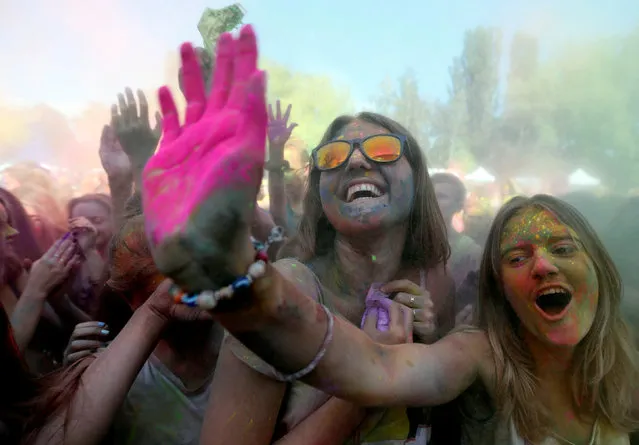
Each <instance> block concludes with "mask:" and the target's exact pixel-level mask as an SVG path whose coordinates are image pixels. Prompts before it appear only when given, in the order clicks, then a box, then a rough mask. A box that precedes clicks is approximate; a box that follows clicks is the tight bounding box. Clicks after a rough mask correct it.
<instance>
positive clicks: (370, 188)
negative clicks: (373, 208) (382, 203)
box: [346, 184, 382, 202]
mask: <svg viewBox="0 0 639 445" xmlns="http://www.w3.org/2000/svg"><path fill="white" fill-rule="evenodd" d="M357 192H370V193H371V194H372V195H373V197H374V198H379V197H380V196H382V191H381V190H380V189H378V188H377V187H376V186H374V185H373V184H357V185H353V186H351V187H349V188H348V191H347V193H346V201H347V202H351V201H353V195H354V194H355V193H357ZM361 199H366V198H361Z"/></svg>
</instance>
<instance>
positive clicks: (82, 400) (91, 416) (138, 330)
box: [38, 306, 166, 445]
mask: <svg viewBox="0 0 639 445" xmlns="http://www.w3.org/2000/svg"><path fill="white" fill-rule="evenodd" d="M165 326H166V321H165V320H164V319H163V318H161V317H159V316H158V315H156V314H155V313H154V312H153V311H152V310H150V309H148V308H147V307H146V306H142V307H141V308H140V309H138V310H137V311H136V312H135V313H134V314H133V317H131V320H130V321H129V322H128V323H127V324H126V326H125V327H124V329H122V331H121V332H120V334H119V335H118V336H117V337H116V338H115V339H114V340H113V342H111V344H110V345H109V347H108V348H107V349H106V350H104V351H103V352H102V353H100V354H99V355H98V356H97V358H96V359H95V361H94V362H93V363H91V365H90V366H89V367H88V368H87V370H86V371H85V372H84V374H83V375H82V381H81V384H80V386H79V388H78V390H77V391H76V393H75V395H74V396H73V399H72V401H71V403H70V405H69V406H68V408H67V409H66V410H65V411H64V412H63V413H60V414H59V415H58V416H56V417H55V418H53V419H51V421H50V422H49V424H47V425H46V427H45V429H44V430H43V432H42V433H41V434H40V435H39V437H38V439H39V442H38V443H41V444H44V443H51V444H62V443H64V444H65V445H71V444H78V445H90V444H99V443H100V441H101V440H102V439H103V438H104V437H105V435H106V434H107V432H108V429H109V427H110V425H111V423H112V422H113V418H114V417H115V414H116V412H117V410H118V409H119V408H120V406H121V405H122V402H123V401H124V398H125V397H126V394H127V393H128V391H129V389H130V387H131V385H132V384H133V381H134V380H135V377H136V376H137V375H138V373H139V372H140V369H141V368H142V365H143V364H144V362H145V361H146V360H147V359H148V357H149V355H150V354H151V352H152V351H153V349H154V348H155V346H156V343H157V341H158V339H159V337H160V334H161V332H162V330H163V329H164V327H165ZM64 425H67V427H66V428H63V426H64Z"/></svg>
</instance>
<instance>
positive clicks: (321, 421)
mask: <svg viewBox="0 0 639 445" xmlns="http://www.w3.org/2000/svg"><path fill="white" fill-rule="evenodd" d="M365 417H366V410H365V409H364V408H361V407H359V406H357V405H354V404H352V403H350V402H346V401H345V400H341V399H337V398H335V397H331V398H330V399H329V400H328V401H327V402H326V403H325V404H324V405H322V406H321V407H320V408H319V409H318V410H317V411H315V412H314V413H313V414H311V415H310V416H308V417H307V418H306V419H304V420H303V421H302V422H301V423H300V424H299V425H297V426H296V427H295V428H293V430H292V431H291V432H289V433H288V434H287V435H286V436H284V437H283V438H282V439H280V440H278V441H277V442H275V445H341V444H343V443H344V442H346V440H348V438H349V437H351V436H352V434H353V431H354V430H355V428H357V426H358V425H359V424H360V423H361V422H362V421H363V420H364V418H365Z"/></svg>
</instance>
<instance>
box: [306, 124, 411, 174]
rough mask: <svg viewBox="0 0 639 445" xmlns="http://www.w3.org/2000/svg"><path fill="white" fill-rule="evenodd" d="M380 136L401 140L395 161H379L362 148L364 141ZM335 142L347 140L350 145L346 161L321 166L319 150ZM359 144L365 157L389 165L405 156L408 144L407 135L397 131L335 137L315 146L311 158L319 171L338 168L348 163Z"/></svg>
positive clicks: (376, 162) (314, 166)
mask: <svg viewBox="0 0 639 445" xmlns="http://www.w3.org/2000/svg"><path fill="white" fill-rule="evenodd" d="M380 136H392V137H394V138H395V139H398V140H399V143H400V146H399V155H398V156H397V159H395V160H393V161H388V162H383V161H377V160H375V159H372V158H371V157H370V156H368V155H367V154H366V151H365V150H363V149H362V144H363V143H364V142H366V141H367V140H369V139H372V138H376V137H380ZM335 142H346V143H348V144H349V145H350V147H351V148H350V150H349V152H348V155H346V158H345V159H344V161H343V162H342V163H341V164H339V165H337V166H335V167H332V168H320V167H319V166H318V164H317V152H318V151H319V150H320V149H322V148H323V147H326V146H327V145H330V144H333V143H335ZM356 145H357V146H358V148H359V151H360V152H361V153H362V155H364V157H365V158H366V159H368V160H369V161H371V162H374V163H375V164H381V165H387V164H392V163H394V162H397V161H399V160H400V159H401V158H402V156H404V147H405V146H406V136H403V135H401V134H395V133H379V134H373V135H370V136H366V137H365V138H357V139H334V140H332V141H328V142H326V143H324V144H322V145H320V146H318V147H315V148H314V149H313V151H312V153H311V158H312V159H313V168H316V169H318V170H319V171H323V172H325V171H330V170H335V169H338V168H340V167H342V166H343V165H344V164H346V163H347V162H348V160H349V159H350V158H351V156H352V155H353V152H354V151H355V146H356Z"/></svg>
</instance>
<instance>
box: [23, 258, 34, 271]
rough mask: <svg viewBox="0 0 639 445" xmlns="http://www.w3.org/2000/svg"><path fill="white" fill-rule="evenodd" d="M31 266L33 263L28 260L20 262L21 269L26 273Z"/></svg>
mask: <svg viewBox="0 0 639 445" xmlns="http://www.w3.org/2000/svg"><path fill="white" fill-rule="evenodd" d="M31 266H33V261H32V260H31V259H30V258H25V259H24V260H23V261H22V267H24V268H25V269H26V270H27V271H29V270H30V269H31Z"/></svg>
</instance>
